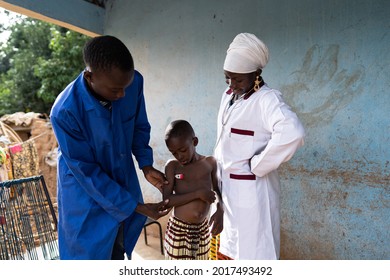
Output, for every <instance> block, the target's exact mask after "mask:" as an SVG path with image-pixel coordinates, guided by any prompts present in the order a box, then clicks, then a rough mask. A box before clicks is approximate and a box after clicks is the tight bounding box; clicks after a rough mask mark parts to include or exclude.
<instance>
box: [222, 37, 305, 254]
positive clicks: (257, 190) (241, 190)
mask: <svg viewBox="0 0 390 280" xmlns="http://www.w3.org/2000/svg"><path fill="white" fill-rule="evenodd" d="M267 62H268V49H267V47H266V46H265V44H264V43H263V42H262V41H261V40H259V39H258V38H257V37H256V36H255V35H253V34H249V33H241V34H238V35H237V36H236V37H235V39H234V40H233V42H232V43H231V44H230V46H229V48H228V50H227V55H226V59H225V63H224V73H225V77H226V83H227V84H228V85H229V86H228V88H227V89H226V90H225V91H224V93H223V95H222V100H221V105H220V109H219V114H218V139H217V143H216V148H215V156H216V158H217V160H218V162H219V168H220V179H221V192H222V200H223V203H224V217H223V222H224V230H223V231H222V233H221V235H220V248H219V254H222V255H224V257H225V258H226V257H227V258H228V259H229V258H230V259H236V260H238V259H252V260H253V259H279V252H280V199H279V196H280V187H279V177H278V174H277V170H276V169H277V168H278V167H279V165H280V164H281V163H283V162H286V161H288V160H289V159H290V158H291V157H292V156H293V154H294V153H295V151H296V150H297V149H298V148H299V147H300V146H301V145H303V137H304V128H303V126H302V124H301V122H300V121H299V119H298V117H297V116H296V114H295V113H294V112H292V111H291V109H290V107H289V106H288V105H287V104H286V103H285V102H284V101H283V99H282V96H281V93H280V92H279V91H277V90H275V89H271V88H270V87H268V86H267V84H265V83H264V81H263V79H262V77H261V73H262V69H263V68H264V67H265V66H266V64H267Z"/></svg>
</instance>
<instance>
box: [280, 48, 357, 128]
mask: <svg viewBox="0 0 390 280" xmlns="http://www.w3.org/2000/svg"><path fill="white" fill-rule="evenodd" d="M339 52H340V47H339V46H338V45H330V46H328V47H327V48H326V50H325V51H323V48H321V47H320V46H318V45H314V46H312V47H311V48H310V49H309V50H308V51H307V52H306V55H305V57H304V60H303V64H302V67H301V69H299V70H297V71H294V72H293V73H291V76H292V79H293V81H294V82H293V83H291V84H286V85H283V86H281V90H282V92H288V93H289V94H286V95H285V96H284V97H285V99H286V101H287V102H288V103H289V104H290V105H291V106H292V107H293V108H294V109H295V110H296V111H297V113H298V114H299V116H300V118H301V119H302V120H303V122H304V123H305V125H306V126H308V127H314V126H318V125H321V124H323V123H329V122H330V121H331V120H332V119H333V117H334V116H335V115H336V113H337V111H338V110H340V109H342V108H343V107H345V106H346V105H347V104H348V103H350V102H351V100H352V99H353V98H354V97H355V96H357V95H359V94H361V93H362V92H363V85H364V83H363V80H364V67H363V66H361V65H351V69H352V70H351V71H347V70H346V69H339V61H338V57H339Z"/></svg>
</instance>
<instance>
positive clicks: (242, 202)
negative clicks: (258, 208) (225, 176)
mask: <svg viewBox="0 0 390 280" xmlns="http://www.w3.org/2000/svg"><path fill="white" fill-rule="evenodd" d="M231 175H233V174H231ZM243 176H247V177H248V178H246V179H235V178H234V177H231V178H230V186H231V192H232V193H231V195H232V196H231V197H234V204H236V205H237V206H238V207H240V208H253V206H254V205H255V204H256V199H257V192H256V179H254V180H253V179H252V178H249V177H250V176H254V178H255V177H256V176H255V175H253V174H252V175H243ZM243 178H245V177H243Z"/></svg>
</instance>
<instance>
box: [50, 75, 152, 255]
mask: <svg viewBox="0 0 390 280" xmlns="http://www.w3.org/2000/svg"><path fill="white" fill-rule="evenodd" d="M125 92H126V94H125V97H123V98H121V99H119V100H117V101H114V102H112V109H111V111H110V110H108V109H107V108H104V107H103V106H102V105H101V104H100V103H99V101H98V100H97V99H96V98H94V97H93V96H92V95H91V93H90V92H89V89H88V87H87V84H86V81H85V80H84V78H83V73H81V74H80V75H79V76H78V78H77V79H76V80H75V81H73V82H72V83H71V84H69V85H68V86H67V87H66V89H65V90H64V91H63V92H62V93H61V94H60V95H59V96H58V97H57V99H56V101H55V103H54V105H53V108H52V110H51V114H50V119H51V123H52V126H53V130H54V133H55V136H56V138H57V141H58V144H59V147H58V152H59V153H58V179H57V180H58V182H57V193H58V216H59V219H58V242H59V250H60V259H89V260H95V259H110V258H111V253H112V248H113V245H114V242H115V238H116V235H117V232H118V228H119V226H120V223H121V222H124V246H125V250H126V253H127V254H128V255H131V252H132V251H133V249H134V246H135V244H136V242H137V240H138V237H139V235H140V233H141V230H142V227H143V225H144V222H145V219H146V217H145V216H143V215H141V214H138V213H136V212H135V208H136V206H137V204H138V203H143V198H142V193H141V189H140V185H139V181H138V178H137V174H136V170H135V166H134V162H133V157H132V156H133V155H134V157H135V158H136V160H137V162H138V166H139V168H142V167H144V166H151V165H152V164H153V154H152V149H151V147H150V146H149V140H150V124H149V122H148V119H147V114H146V109H145V100H144V95H143V77H142V75H141V74H140V73H139V72H137V71H135V75H134V81H133V82H132V83H131V85H130V86H128V87H127V88H126V90H125Z"/></svg>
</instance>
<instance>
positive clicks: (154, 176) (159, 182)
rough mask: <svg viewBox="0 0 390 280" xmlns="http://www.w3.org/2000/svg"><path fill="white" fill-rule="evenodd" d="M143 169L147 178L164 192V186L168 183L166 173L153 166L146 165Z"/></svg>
mask: <svg viewBox="0 0 390 280" xmlns="http://www.w3.org/2000/svg"><path fill="white" fill-rule="evenodd" d="M142 171H143V172H144V176H145V179H146V180H148V182H149V183H151V184H152V185H153V186H155V187H156V188H157V189H158V190H159V191H160V192H161V193H162V189H163V186H164V185H167V184H168V181H167V179H166V178H165V175H164V173H162V172H161V171H158V170H157V169H155V168H154V167H153V166H145V167H144V168H142Z"/></svg>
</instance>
